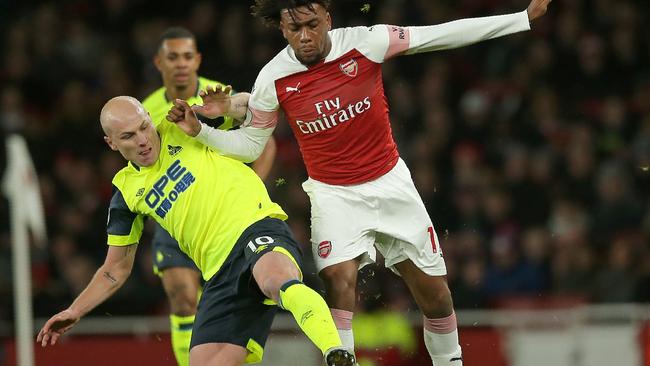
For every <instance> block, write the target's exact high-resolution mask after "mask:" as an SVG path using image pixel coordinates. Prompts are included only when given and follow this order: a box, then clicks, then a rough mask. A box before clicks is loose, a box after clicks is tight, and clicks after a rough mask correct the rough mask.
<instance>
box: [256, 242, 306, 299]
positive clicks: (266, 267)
mask: <svg viewBox="0 0 650 366" xmlns="http://www.w3.org/2000/svg"><path fill="white" fill-rule="evenodd" d="M253 277H254V278H255V282H257V286H258V287H259V288H260V290H261V291H262V293H263V294H264V295H265V296H266V297H268V298H270V299H273V300H274V301H276V302H279V299H280V288H281V287H282V285H284V284H285V283H287V282H289V281H291V280H300V279H301V277H302V276H301V273H300V269H299V268H298V267H297V266H296V264H295V263H294V262H293V261H292V260H291V259H290V258H289V257H288V256H287V255H285V254H282V253H279V252H269V253H266V254H264V255H263V256H262V257H261V258H260V259H259V260H258V261H257V263H255V266H254V267H253Z"/></svg>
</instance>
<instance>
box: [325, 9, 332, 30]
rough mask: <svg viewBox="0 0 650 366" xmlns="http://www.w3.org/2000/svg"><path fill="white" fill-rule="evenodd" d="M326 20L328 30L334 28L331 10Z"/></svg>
mask: <svg viewBox="0 0 650 366" xmlns="http://www.w3.org/2000/svg"><path fill="white" fill-rule="evenodd" d="M326 21H327V30H328V31H331V30H332V17H331V16H330V12H329V11H328V12H327V18H326Z"/></svg>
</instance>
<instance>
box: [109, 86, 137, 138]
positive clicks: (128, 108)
mask: <svg viewBox="0 0 650 366" xmlns="http://www.w3.org/2000/svg"><path fill="white" fill-rule="evenodd" d="M145 118H147V111H146V110H145V109H144V107H143V106H142V104H141V103H140V101H138V100H137V99H135V98H133V97H129V96H124V95H122V96H119V97H115V98H112V99H111V100H109V101H108V102H106V104H104V107H103V108H102V112H101V114H100V116H99V121H100V122H101V124H102V129H103V130H104V133H105V134H106V135H107V136H108V135H109V133H110V132H111V131H112V130H114V126H115V125H116V124H117V123H128V122H142V121H143V120H144V119H145Z"/></svg>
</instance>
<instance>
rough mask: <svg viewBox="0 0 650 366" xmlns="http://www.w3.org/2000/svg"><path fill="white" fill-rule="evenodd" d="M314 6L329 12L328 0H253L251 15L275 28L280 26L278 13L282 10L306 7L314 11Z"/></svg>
mask: <svg viewBox="0 0 650 366" xmlns="http://www.w3.org/2000/svg"><path fill="white" fill-rule="evenodd" d="M314 4H319V5H320V6H322V7H323V8H325V10H329V7H330V0H255V5H253V6H251V14H253V16H254V17H256V18H259V19H261V20H262V22H264V24H266V25H267V26H271V27H276V26H278V25H280V12H281V11H282V10H283V9H289V10H290V11H291V10H292V9H295V8H298V7H301V6H306V7H307V8H308V9H310V10H312V11H313V10H314ZM291 15H292V17H293V14H291Z"/></svg>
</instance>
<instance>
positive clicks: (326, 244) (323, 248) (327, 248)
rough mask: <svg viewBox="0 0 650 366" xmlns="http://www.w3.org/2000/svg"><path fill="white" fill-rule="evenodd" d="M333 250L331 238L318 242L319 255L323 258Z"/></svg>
mask: <svg viewBox="0 0 650 366" xmlns="http://www.w3.org/2000/svg"><path fill="white" fill-rule="evenodd" d="M331 252H332V242H331V241H329V240H326V241H323V242H321V243H320V244H318V256H319V257H321V258H327V256H328V255H330V253H331Z"/></svg>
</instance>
